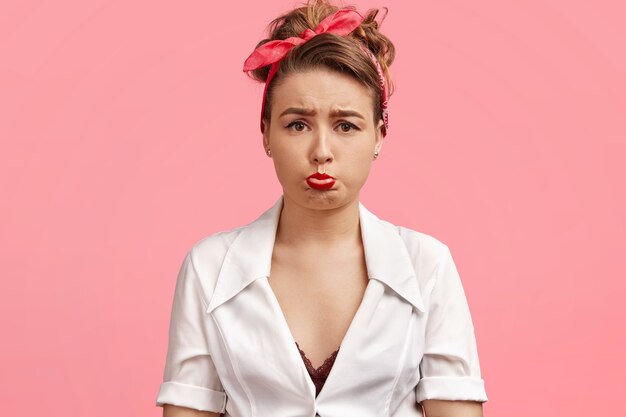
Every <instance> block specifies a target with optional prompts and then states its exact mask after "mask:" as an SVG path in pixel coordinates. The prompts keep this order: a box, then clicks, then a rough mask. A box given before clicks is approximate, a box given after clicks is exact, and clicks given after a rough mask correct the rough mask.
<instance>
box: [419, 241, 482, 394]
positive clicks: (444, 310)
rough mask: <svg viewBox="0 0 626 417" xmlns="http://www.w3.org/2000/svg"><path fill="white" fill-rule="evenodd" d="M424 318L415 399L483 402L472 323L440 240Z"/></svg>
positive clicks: (454, 271) (449, 259) (456, 275)
mask: <svg viewBox="0 0 626 417" xmlns="http://www.w3.org/2000/svg"><path fill="white" fill-rule="evenodd" d="M435 278H436V280H435V284H434V288H433V290H432V292H431V294H430V306H429V312H428V317H427V322H426V334H425V341H424V355H423V357H422V361H421V363H420V372H421V379H420V380H419V382H418V384H417V387H416V399H417V402H418V403H421V402H422V401H423V400H428V399H438V400H466V401H478V402H486V401H487V394H486V392H485V384H484V380H483V379H482V378H481V373H480V363H479V360H478V352H477V348H476V338H475V335H474V326H473V323H472V318H471V315H470V310H469V306H468V303H467V299H466V297H465V292H464V290H463V285H462V283H461V279H460V277H459V273H458V271H457V268H456V266H455V264H454V261H453V259H452V255H451V253H450V249H449V248H448V246H447V245H445V244H444V248H443V253H442V255H441V257H440V260H439V264H438V266H437V270H436V272H435Z"/></svg>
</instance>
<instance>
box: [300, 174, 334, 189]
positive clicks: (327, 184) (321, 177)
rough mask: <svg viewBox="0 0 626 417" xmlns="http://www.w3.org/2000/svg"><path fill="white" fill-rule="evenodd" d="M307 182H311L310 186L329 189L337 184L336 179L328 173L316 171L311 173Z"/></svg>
mask: <svg viewBox="0 0 626 417" xmlns="http://www.w3.org/2000/svg"><path fill="white" fill-rule="evenodd" d="M312 180H317V181H312ZM320 181H323V182H320ZM306 182H307V184H309V187H311V188H315V189H316V190H328V189H330V188H332V186H333V185H335V179H334V178H333V177H331V176H330V175H328V174H322V173H319V172H315V173H313V174H311V175H309V176H308V177H307V179H306Z"/></svg>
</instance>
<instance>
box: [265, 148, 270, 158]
mask: <svg viewBox="0 0 626 417" xmlns="http://www.w3.org/2000/svg"><path fill="white" fill-rule="evenodd" d="M265 153H266V154H267V156H269V157H270V158H271V157H272V151H270V148H267V149H266V150H265Z"/></svg>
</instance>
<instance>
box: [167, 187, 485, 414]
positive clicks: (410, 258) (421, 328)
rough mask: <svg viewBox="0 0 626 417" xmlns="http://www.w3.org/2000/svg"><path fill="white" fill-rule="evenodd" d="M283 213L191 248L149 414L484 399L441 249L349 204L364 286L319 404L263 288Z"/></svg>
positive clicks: (389, 406)
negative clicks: (168, 407)
mask: <svg viewBox="0 0 626 417" xmlns="http://www.w3.org/2000/svg"><path fill="white" fill-rule="evenodd" d="M282 205H283V196H282V195H281V196H280V197H279V198H278V200H277V201H276V203H275V204H274V205H273V206H272V207H271V208H270V209H268V210H267V211H266V212H264V213H263V214H262V215H261V216H259V217H258V218H257V219H256V220H254V221H253V222H251V223H249V224H247V225H245V226H241V227H238V228H234V229H232V230H227V231H220V232H217V233H214V234H213V235H210V236H207V237H205V238H203V239H202V240H200V241H198V242H197V243H196V244H195V245H194V246H193V247H192V248H191V249H190V250H189V252H188V253H187V256H186V257H185V259H184V261H183V263H182V266H181V268H180V272H179V275H178V279H177V282H176V289H175V292H174V299H173V305H172V311H171V321H170V329H169V341H168V351H167V357H166V362H165V370H164V373H163V382H162V383H161V384H160V387H159V392H158V395H157V400H156V405H157V406H163V404H165V403H167V404H173V405H178V406H184V407H189V408H194V409H197V410H204V411H213V412H219V413H224V414H225V416H231V417H269V416H271V417H288V416H289V417H300V416H301V417H309V416H310V417H314V416H316V415H319V416H321V417H350V416H359V417H369V416H371V417H383V416H389V417H391V416H393V417H408V416H422V415H423V414H422V408H421V406H419V405H418V403H419V402H421V401H422V400H425V399H442V400H472V401H479V402H485V401H487V395H486V392H485V387H484V380H483V379H482V378H481V372H480V365H479V360H478V353H477V348H476V340H475V336H474V326H473V323H472V319H471V316H470V310H469V307H468V304H467V300H466V297H465V293H464V290H463V286H462V284H461V280H460V277H459V274H458V272H457V269H456V267H455V264H454V262H453V260H452V256H451V254H450V250H449V248H448V246H447V245H445V244H444V243H442V242H441V241H439V240H437V239H436V238H434V237H432V236H430V235H427V234H425V233H421V232H417V231H414V230H411V229H409V228H405V227H402V226H395V225H393V224H391V223H389V222H387V221H384V220H381V219H379V218H378V217H377V216H375V215H374V214H373V213H371V212H370V211H369V210H367V209H366V208H365V206H363V204H362V203H361V202H359V218H360V226H361V237H362V241H363V246H364V252H365V261H366V265H367V272H368V277H369V281H368V285H367V287H366V290H365V293H364V295H363V299H362V301H361V304H360V305H359V307H358V310H357V312H356V314H355V316H354V318H353V320H352V322H351V324H350V326H349V328H348V331H347V333H346V335H345V336H344V339H343V341H342V343H341V345H340V349H339V352H338V354H337V357H336V359H335V362H334V365H333V366H332V369H331V371H330V374H329V376H328V379H327V380H326V382H325V384H324V386H323V388H322V390H321V391H320V393H319V395H318V396H317V398H316V396H315V385H314V384H313V381H312V380H311V378H310V376H309V374H308V372H307V370H306V367H305V364H304V362H303V360H302V357H301V355H300V352H299V351H298V347H297V346H296V344H295V340H294V338H293V337H292V335H291V332H290V330H289V327H288V324H287V321H286V319H285V316H284V315H283V313H282V310H281V308H280V305H279V303H278V300H277V298H276V296H275V294H274V292H273V290H272V288H271V287H270V284H269V281H268V279H267V278H268V277H269V276H270V265H271V258H272V252H273V246H274V239H275V236H276V230H277V226H278V220H279V216H280V212H281V210H282Z"/></svg>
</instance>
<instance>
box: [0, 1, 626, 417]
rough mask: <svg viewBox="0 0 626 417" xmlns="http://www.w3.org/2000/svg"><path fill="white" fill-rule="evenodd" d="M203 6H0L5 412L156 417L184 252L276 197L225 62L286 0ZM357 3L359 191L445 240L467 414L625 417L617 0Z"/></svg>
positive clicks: (248, 90)
mask: <svg viewBox="0 0 626 417" xmlns="http://www.w3.org/2000/svg"><path fill="white" fill-rule="evenodd" d="M212 3H213V2H208V1H186V2H177V3H176V5H174V3H173V2H167V3H161V2H148V1H134V2H122V1H119V2H113V1H97V0H94V1H87V2H86V1H77V0H75V1H69V0H65V1H54V2H43V1H32V0H29V1H25V0H20V1H13V2H3V3H2V4H1V5H0V91H1V93H0V140H1V150H0V211H1V215H0V254H1V255H0V256H1V261H2V270H3V274H2V275H3V278H2V280H1V281H0V282H1V284H0V285H1V287H0V294H1V295H0V297H1V299H0V301H1V302H0V312H1V313H2V314H1V315H0V317H2V329H3V337H2V343H0V358H1V359H0V368H1V369H0V381H1V382H0V384H1V386H0V399H1V403H2V414H3V415H12V416H15V415H20V416H36V415H41V414H42V412H45V414H46V415H49V416H67V417H70V416H71V417H73V416H94V417H98V416H109V415H111V410H123V411H122V412H117V411H116V412H115V413H114V414H115V415H128V416H158V415H160V413H161V410H160V409H158V408H156V407H155V406H154V401H155V397H156V393H157V389H158V384H159V383H160V381H161V377H162V371H163V364H164V359H165V351H166V342H167V340H166V338H167V325H168V320H169V312H170V303H171V296H172V291H173V288H174V283H175V278H176V273H177V271H178V267H179V266H180V262H181V261H182V258H183V256H184V253H185V251H186V250H187V249H188V248H189V247H190V245H191V244H193V243H194V242H195V241H197V240H198V239H200V238H201V237H203V236H205V235H207V234H210V233H213V232H215V231H217V230H223V229H227V228H231V227H235V226H238V225H242V224H244V223H247V222H249V221H251V220H253V219H254V218H256V216H257V215H259V214H260V213H261V212H262V211H264V210H265V209H266V208H269V205H270V204H272V203H273V202H274V201H275V199H276V198H277V196H279V195H280V192H281V189H280V187H279V184H278V181H277V180H276V178H275V175H274V171H273V166H272V163H271V160H270V159H269V158H267V157H266V156H265V154H264V153H263V150H262V147H261V137H260V133H259V131H258V119H257V117H258V112H259V110H260V105H261V101H260V98H261V97H260V94H261V91H262V85H261V84H255V83H254V82H252V81H251V80H249V79H248V78H247V77H246V76H245V75H244V74H243V72H242V70H241V67H242V64H243V61H244V59H245V58H246V57H247V55H248V54H249V53H250V52H251V51H252V48H253V47H254V45H255V44H256V43H257V42H258V41H259V40H260V39H262V36H263V34H264V29H265V26H266V24H267V23H269V21H270V20H271V19H272V18H273V17H275V16H276V15H277V14H278V13H279V12H282V11H284V10H286V9H287V8H290V7H292V6H293V5H294V4H296V2H292V1H273V2H258V1H250V2H247V4H242V2H221V3H223V5H212ZM267 4H269V5H267ZM347 4H354V3H350V2H347ZM356 5H357V6H358V7H359V9H360V10H363V11H364V10H366V9H367V8H368V7H371V6H376V5H378V6H383V5H386V6H388V7H389V9H390V10H389V14H388V16H387V19H386V20H385V22H384V24H383V27H382V29H383V30H384V32H385V33H386V34H387V35H388V36H389V37H390V38H391V39H392V40H393V41H394V42H395V45H396V47H397V60H396V62H395V63H394V64H393V66H392V71H393V75H394V78H395V81H396V86H397V92H396V94H395V95H394V96H393V97H392V99H391V102H390V132H389V136H387V138H386V139H385V140H386V142H385V143H386V144H385V146H384V147H383V150H382V152H381V157H380V158H379V159H378V161H376V162H375V163H374V166H373V171H372V173H371V176H370V179H369V182H368V184H367V185H366V187H365V188H364V189H363V192H362V201H363V202H364V204H366V206H367V207H368V208H369V209H370V210H372V211H373V212H374V213H376V214H377V215H379V216H380V217H382V218H384V219H386V220H389V221H392V222H394V223H396V224H401V225H405V226H408V227H412V228H414V229H417V230H421V231H423V232H426V233H429V234H432V235H434V236H436V237H438V238H439V239H441V240H443V241H444V242H446V243H447V244H448V245H449V246H450V248H451V250H452V253H453V255H454V257H455V260H456V262H457V266H458V268H459V272H460V273H461V276H462V278H463V281H464V286H465V288H466V293H467V297H468V300H469V303H470V307H471V309H472V313H473V317H474V323H475V327H476V334H477V342H478V347H479V352H480V355H481V365H482V370H483V376H484V378H485V381H486V388H487V392H488V396H489V399H490V401H489V402H488V403H486V404H485V415H486V416H508V417H517V416H520V417H521V416H529V415H532V416H561V415H563V416H564V415H567V416H583V415H623V414H624V413H625V412H626V406H625V405H624V402H623V401H621V396H622V394H623V391H624V380H625V378H626V365H625V364H624V361H623V360H622V359H623V352H624V350H625V346H624V345H625V343H624V341H625V336H624V334H625V333H624V330H623V329H624V322H626V303H625V302H624V296H625V295H626V279H625V278H626V265H625V261H624V259H625V258H626V256H625V255H624V250H625V249H626V245H625V240H626V239H625V237H626V233H625V223H626V222H625V215H624V213H626V201H625V197H624V195H625V193H624V180H625V179H626V178H625V177H626V176H625V175H624V170H623V165H621V166H620V162H623V161H621V160H623V158H624V156H625V155H626V145H625V141H626V118H625V116H626V50H625V49H624V44H626V29H625V28H626V26H624V25H623V18H624V15H625V12H626V9H625V8H624V6H623V3H622V2H618V1H608V0H604V1H597V2H594V3H593V5H591V2H578V1H573V2H572V1H565V0H560V1H557V0H551V1H549V0H544V1H536V0H523V1H514V2H509V1H507V2H502V1H495V0H489V1H479V2H467V1H461V0H457V1H452V0H448V1H437V2H412V1H406V0H405V1H399V0H386V1H385V2H380V3H374V2H372V1H367V2H365V1H363V2H360V1H359V2H357V3H356ZM218 62H219V66H216V63H218ZM253 171H256V172H260V173H261V174H262V175H265V176H266V177H267V185H265V186H263V187H253V186H251V185H250V178H249V175H246V173H250V172H253ZM389 183H391V184H393V185H392V186H389V185H388V184H389ZM591 413H593V414H591Z"/></svg>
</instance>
